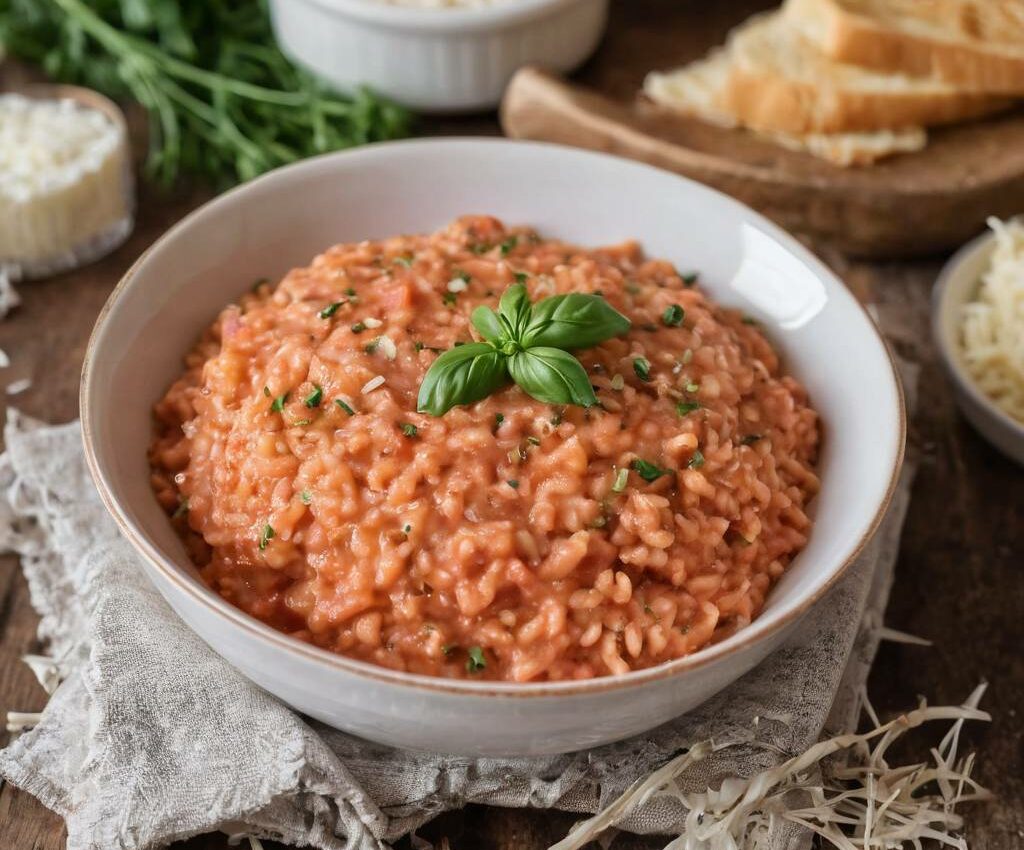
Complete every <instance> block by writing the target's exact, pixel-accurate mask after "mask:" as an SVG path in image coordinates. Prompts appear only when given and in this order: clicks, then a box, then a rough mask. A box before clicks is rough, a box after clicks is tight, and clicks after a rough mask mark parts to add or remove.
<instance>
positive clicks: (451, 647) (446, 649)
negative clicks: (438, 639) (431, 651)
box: [441, 643, 459, 655]
mask: <svg viewBox="0 0 1024 850" xmlns="http://www.w3.org/2000/svg"><path fill="white" fill-rule="evenodd" d="M458 648H459V647H458V644H454V643H446V644H445V645H444V646H442V647H441V652H443V653H444V654H445V655H451V654H452V653H453V652H455V650H456V649H458Z"/></svg>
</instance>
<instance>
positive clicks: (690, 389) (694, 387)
mask: <svg viewBox="0 0 1024 850" xmlns="http://www.w3.org/2000/svg"><path fill="white" fill-rule="evenodd" d="M683 389H685V390H686V391H687V392H688V393H695V392H697V390H699V389H700V384H695V383H694V382H693V381H690V383H688V384H687V385H686V386H685V387H683Z"/></svg>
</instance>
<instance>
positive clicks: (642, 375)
mask: <svg viewBox="0 0 1024 850" xmlns="http://www.w3.org/2000/svg"><path fill="white" fill-rule="evenodd" d="M633 371H634V372H636V376H637V377H638V378H639V379H640V380H641V381H649V380H651V363H650V361H649V360H648V359H647V358H646V357H635V358H634V359H633Z"/></svg>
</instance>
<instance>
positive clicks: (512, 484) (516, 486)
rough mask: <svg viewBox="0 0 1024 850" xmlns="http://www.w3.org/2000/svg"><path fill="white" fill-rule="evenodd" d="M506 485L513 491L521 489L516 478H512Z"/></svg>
mask: <svg viewBox="0 0 1024 850" xmlns="http://www.w3.org/2000/svg"><path fill="white" fill-rule="evenodd" d="M505 483H506V484H508V486H509V487H511V488H512V489H513V490H518V489H519V482H518V481H517V480H516V479H515V478H510V479H509V480H508V481H506V482H505Z"/></svg>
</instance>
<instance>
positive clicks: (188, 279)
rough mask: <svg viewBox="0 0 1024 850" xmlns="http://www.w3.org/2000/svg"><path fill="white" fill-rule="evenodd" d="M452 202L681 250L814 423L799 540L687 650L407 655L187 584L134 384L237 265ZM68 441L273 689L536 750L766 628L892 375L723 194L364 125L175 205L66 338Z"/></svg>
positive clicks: (781, 236)
mask: <svg viewBox="0 0 1024 850" xmlns="http://www.w3.org/2000/svg"><path fill="white" fill-rule="evenodd" d="M467 212H477V213H490V214H493V215H496V216H498V217H500V218H502V219H504V220H505V221H507V222H510V223H511V222H517V223H529V224H531V225H535V226H537V227H538V228H539V229H540V230H541V232H543V233H545V234H548V235H551V236H557V237H561V238H564V239H568V240H571V241H575V242H579V243H582V244H584V245H592V246H593V245H602V244H607V243H613V242H617V241H620V240H623V239H626V238H629V237H638V238H640V239H641V240H642V242H643V245H644V248H645V249H646V251H647V252H648V253H649V254H650V255H652V256H657V257H667V258H669V259H671V260H673V261H674V262H676V263H677V264H678V265H679V267H680V268H682V269H699V270H700V275H701V281H702V285H704V286H705V287H706V289H707V290H708V291H709V292H710V293H711V294H712V295H713V296H714V297H715V298H716V299H718V300H719V301H720V302H723V303H727V304H733V305H737V306H740V307H742V308H743V309H745V310H747V311H748V312H749V313H751V314H752V315H753V316H755V317H756V318H757V319H759V320H760V321H761V322H762V323H763V325H764V327H765V328H766V330H767V332H768V333H769V335H770V336H771V338H772V339H773V340H774V341H775V343H776V344H777V345H778V346H779V347H780V348H781V350H782V352H783V353H784V356H785V358H786V362H787V368H788V369H789V370H790V371H791V372H792V373H794V374H795V375H796V376H797V377H798V378H799V379H800V380H801V381H803V382H804V384H805V385H806V386H807V387H808V389H809V391H810V394H811V399H812V402H813V404H814V405H815V406H816V407H817V409H818V410H819V411H820V413H821V415H822V419H823V422H824V443H823V449H822V455H821V460H820V473H821V477H822V481H823V486H822V489H821V492H820V494H819V495H818V496H817V498H816V499H815V501H814V503H813V506H812V511H813V513H814V514H815V515H816V526H815V528H814V531H813V533H812V535H811V539H810V542H809V543H808V546H807V547H806V549H804V551H803V552H802V553H801V554H800V555H799V556H798V557H797V558H796V559H795V560H794V562H793V564H792V565H791V567H790V569H789V570H788V571H787V573H786V574H785V576H784V577H783V578H782V580H781V581H780V582H779V583H778V585H777V586H776V587H775V588H774V590H773V591H772V593H771V595H770V596H769V599H768V601H767V605H766V606H765V609H764V612H763V613H762V615H761V616H760V617H759V618H758V619H757V620H756V621H755V622H754V623H753V624H752V625H750V626H749V627H748V628H746V629H744V630H743V631H741V632H740V633H738V634H736V635H735V636H733V637H731V638H729V639H727V640H724V641H722V642H721V643H718V644H716V645H714V646H711V647H708V648H706V649H704V650H702V651H700V652H698V653H695V654H694V655H692V656H689V657H687V658H683V659H679V660H677V661H674V662H671V663H668V664H664V665H661V666H659V667H655V668H651V669H648V670H642V671H637V672H633V673H629V674H627V675H624V676H620V677H606V678H600V679H593V680H590V681H584V682H561V683H536V684H514V683H492V682H474V681H463V680H446V679H438V678H432V677H426V676H416V675H412V674H407V673H400V672H395V671H392V670H387V669H383V668H380V667H375V666H372V665H368V664H365V663H362V662H359V661H355V660H352V659H349V658H344V657H341V656H337V655H333V654H331V653H329V652H326V651H324V650H321V649H317V648H315V647H312V646H309V645H307V644H305V643H302V642H300V641H297V640H293V639H292V638H289V637H286V636H285V635H283V634H281V633H279V632H276V631H274V630H273V629H271V628H269V627H268V626H265V625H263V624H262V623H260V622H258V621H256V620H254V619H251V618H250V617H248V616H247V615H245V614H243V613H242V612H241V611H239V610H237V609H236V608H234V607H232V606H231V605H229V604H228V603H227V602H225V601H224V600H222V599H221V598H220V597H219V596H217V595H216V594H215V593H213V592H211V591H210V590H209V589H207V588H206V587H205V586H204V585H203V584H202V583H201V582H200V581H199V579H198V578H197V575H196V572H195V569H194V568H193V567H192V565H191V564H190V562H189V560H188V558H187V556H186V554H185V550H184V547H183V546H182V544H181V542H180V541H179V539H178V538H177V536H176V535H175V533H174V532H173V530H172V529H171V526H170V523H169V522H168V521H167V517H166V516H165V514H164V513H163V511H162V510H161V509H160V508H159V506H158V505H157V503H156V500H155V498H154V497H153V494H152V492H151V491H150V485H149V470H148V467H147V462H146V449H147V445H148V443H149V440H150V429H151V424H152V423H151V416H150V407H151V405H152V404H153V403H154V402H155V401H156V400H157V399H158V398H159V397H160V396H161V395H162V394H163V393H164V391H165V389H166V387H167V386H168V385H169V384H170V383H171V381H172V380H173V379H174V378H176V377H177V376H178V374H179V373H180V370H181V368H182V365H181V364H182V357H183V355H184V354H185V352H186V351H187V350H188V349H189V348H190V347H191V346H192V345H193V344H194V342H195V340H196V338H197V337H198V335H199V334H200V332H201V331H202V330H203V329H204V328H206V327H207V326H208V325H209V324H210V322H211V321H212V320H213V319H214V317H215V316H216V315H217V313H218V312H219V311H220V309H221V308H222V307H223V306H224V305H225V304H226V303H228V302H230V301H232V300H234V299H236V298H237V297H238V296H239V295H240V293H242V292H243V291H245V290H246V289H247V288H248V287H249V286H250V285H251V283H252V281H253V280H255V279H258V278H261V277H270V278H275V276H278V275H282V274H283V273H284V272H286V271H287V270H288V269H289V268H290V267H293V266H296V265H305V264H306V263H307V262H308V261H309V260H310V258H312V257H313V256H314V255H315V254H317V253H318V252H320V251H322V250H323V249H324V248H326V247H327V246H329V245H331V244H333V243H336V242H339V241H348V240H359V239H364V238H380V237H384V236H388V235H392V234H395V233H403V232H406V233H408V232H423V231H430V230H432V229H435V228H437V227H438V226H440V225H443V224H445V223H447V222H448V221H449V220H450V219H452V218H454V217H456V216H458V215H460V214H463V213H467ZM81 403H82V422H83V430H84V434H85V444H86V454H87V457H88V461H89V465H90V468H91V470H92V473H93V475H94V477H95V479H96V483H97V485H98V487H99V490H100V493H101V495H102V497H103V499H104V501H105V502H106V504H107V507H108V508H109V509H110V511H111V513H112V514H113V515H114V517H115V519H116V520H117V521H118V523H119V524H120V525H121V528H122V529H123V530H124V533H125V534H126V535H127V536H128V537H129V539H130V540H131V541H132V543H133V544H134V545H135V546H136V548H137V549H138V551H139V552H140V553H141V554H142V556H143V557H142V558H140V564H141V566H142V567H143V568H144V569H145V570H146V572H147V573H148V575H149V576H150V577H151V578H152V580H153V582H154V583H155V584H156V586H157V587H158V588H159V589H160V591H161V592H162V593H163V595H164V596H165V597H166V598H167V600H168V601H169V602H170V604H171V605H172V606H173V607H174V608H175V609H176V610H177V611H178V613H179V614H180V615H181V616H182V618H183V619H184V620H185V621H186V622H187V623H189V624H190V625H191V626H192V628H194V629H195V630H196V631H197V632H198V633H199V634H200V635H201V636H202V637H203V638H204V639H205V640H206V641H207V642H208V643H209V644H210V645H211V646H212V647H213V648H214V649H215V650H216V651H217V652H219V653H220V654H222V655H223V656H224V657H225V658H226V659H228V661H230V662H231V663H232V664H234V665H235V666H236V667H238V668H239V669H240V670H241V671H242V672H243V673H245V674H246V675H247V676H249V677H250V678H252V679H253V680H254V681H255V682H257V683H258V684H260V685H262V686H263V687H264V688H266V689H267V690H268V691H270V692H271V693H274V694H276V695H277V696H279V697H280V698H281V699H283V700H285V701H286V702H288V703H290V704H291V705H293V706H295V707H296V708H298V709H300V710H301V711H303V712H305V713H307V714H309V715H312V716H313V717H316V718H318V719H320V720H323V721H325V722H327V723H330V724H332V725H334V726H337V727H338V728H341V729H345V730H347V731H350V732H353V733H355V734H357V735H361V736H364V737H366V738H370V739H373V740H376V741H381V742H385V743H389V744H395V745H400V746H404V747H411V748H429V749H434V750H440V751H448V752H455V753H466V754H509V753H523V754H524V753H552V752H563V751H570V750H576V749H582V748H584V747H589V746H594V745H597V744H601V743H604V742H607V741H612V740H615V739H619V738H623V737H626V736H629V735H632V734H636V733H638V732H642V731H645V730H647V729H650V728H652V727H654V726H656V725H658V724H660V723H662V722H664V721H666V720H668V719H670V718H672V717H674V716H677V715H678V714H680V713H682V712H684V711H686V710H687V709H689V708H691V707H693V706H695V705H697V704H699V703H700V702H702V701H703V700H705V699H707V698H708V697H709V696H711V695H712V694H714V693H715V692H716V691H718V690H719V689H721V688H722V687H724V686H725V685H727V684H729V683H730V682H732V681H733V680H734V679H736V678H737V677H739V676H740V675H742V674H743V673H745V672H746V671H747V670H749V669H750V668H751V667H753V666H754V665H755V664H757V663H758V662H759V661H760V660H762V659H763V658H764V657H765V656H766V655H767V654H768V653H769V652H771V651H772V650H773V649H774V648H776V647H777V646H779V644H780V643H781V642H782V641H783V640H784V639H785V637H786V636H787V634H789V632H790V631H791V629H792V628H793V627H794V626H795V625H796V623H797V622H798V621H799V620H800V617H801V616H802V615H803V614H804V613H805V612H806V611H807V610H808V609H809V608H810V607H811V606H812V605H813V604H815V602H817V601H818V600H819V599H821V597H822V596H823V595H824V594H825V592H826V591H827V590H828V588H829V587H831V586H832V584H833V583H834V582H835V581H836V580H837V579H838V578H839V576H840V575H841V574H842V572H843V570H844V569H845V568H846V566H847V565H849V563H850V562H851V561H852V559H853V558H854V557H855V555H856V554H857V552H858V551H860V549H861V547H862V546H863V545H864V543H865V542H866V541H867V539H868V538H869V537H870V535H871V534H872V533H873V531H874V530H875V528H876V526H877V524H878V522H879V520H880V519H881V516H882V513H883V512H884V509H885V506H886V504H887V502H888V499H889V497H890V495H891V492H892V488H893V486H894V483H895V480H896V476H897V473H898V468H899V465H900V461H901V459H902V452H903V439H904V415H903V402H902V395H901V393H900V389H899V386H898V381H897V377H896V374H895V370H894V368H893V365H892V361H891V360H890V358H889V355H888V352H887V350H886V348H885V345H884V344H883V343H882V341H881V339H880V338H879V336H878V334H877V332H876V331H875V328H874V326H873V325H872V323H871V321H870V320H869V319H868V317H867V315H866V314H865V313H864V311H863V310H862V309H861V308H860V306H859V305H858V304H857V302H856V301H855V300H854V298H853V297H852V296H851V295H850V294H849V293H848V292H847V290H846V289H845V288H844V287H843V285H842V284H841V283H840V282H839V281H838V280H837V279H836V278H835V277H834V276H833V275H832V274H831V273H830V272H829V271H828V270H827V269H826V268H825V266H824V265H823V264H822V263H820V262H819V261H818V260H817V259H815V258H814V257H813V256H812V255H811V254H810V253H809V252H808V251H807V250H806V249H805V248H803V247H802V246H801V245H800V244H799V243H798V242H797V241H796V240H794V239H793V238H791V237H790V236H788V235H786V234H785V233H784V232H782V231H781V230H780V229H779V228H777V227H776V226H775V225H773V224H771V223H769V222H768V221H767V220H766V219H764V218H763V217H761V216H760V215H758V214H757V213H754V212H752V211H751V210H749V209H748V208H747V207H744V206H743V205H741V204H739V203H738V202H736V201H734V200H732V199H730V198H728V197H726V196H725V195H722V194H719V193H718V192H715V191H714V190H712V189H708V188H707V187H705V186H702V185H700V184H698V183H694V182H692V181H689V180H686V179H684V178H681V177H677V176H675V175H672V174H669V173H667V172H664V171H660V170H657V169H654V168H651V167H649V166H646V165H640V164H638V163H635V162H631V161H627V160H622V159H617V158H614V157H611V156H607V155H604V154H596V153H590V152H585V151H580V150H575V149H571V148H563V147H558V146H554V145H544V144H535V143H523V142H509V141H503V140H473V139H439V140H429V141H426V140H425V141H412V142H398V143H390V144H383V145H376V146H371V147H367V148H362V149H359V150H355V151H351V152H344V153H339V154H332V155H328V156H324V157H320V158H317V159H312V160H307V161H306V162H302V163H299V164H297V165H293V166H290V167H288V168H283V169H281V170H279V171H276V172H274V173H272V174H269V175H267V176H265V177H262V178H260V179H258V180H254V181H253V182H251V183H248V184H246V185H244V186H242V187H240V188H238V189H235V190H234V191H232V192H229V193H227V194H226V195H223V196H221V197H219V198H217V199H216V200H214V201H212V202H210V203H209V204H207V205H206V206H204V207H201V208H200V209H199V210H197V211H195V212H194V213H192V214H191V215H190V216H188V217H187V218H185V219H184V220H183V221H181V222H180V223H179V224H177V225H176V226H175V227H173V228H172V229H171V230H170V231H169V232H168V233H167V234H165V235H164V236H163V237H162V238H161V239H159V240H158V241H157V242H156V243H155V244H154V245H153V246H152V247H151V248H150V249H149V251H148V252H147V253H146V254H144V255H143V256H142V257H141V258H140V259H139V260H138V262H137V263H136V264H135V266H134V267H133V268H132V269H131V270H129V272H128V273H127V275H126V276H125V278H124V279H123V280H122V281H121V283H120V285H119V286H118V287H117V289H116V290H115V292H114V294H113V295H112V296H111V298H110V301H109V302H108V303H107V305H106V307H105V308H104V310H103V313H102V314H101V316H100V319H99V321H98V323H97V326H96V329H95V331H94V333H93V337H92V340H91V342H90V347H89V351H88V353H87V356H86V363H85V367H84V375H83V383H82V398H81Z"/></svg>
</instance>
